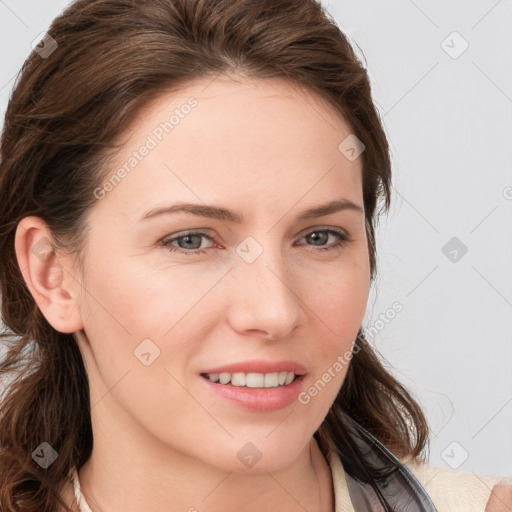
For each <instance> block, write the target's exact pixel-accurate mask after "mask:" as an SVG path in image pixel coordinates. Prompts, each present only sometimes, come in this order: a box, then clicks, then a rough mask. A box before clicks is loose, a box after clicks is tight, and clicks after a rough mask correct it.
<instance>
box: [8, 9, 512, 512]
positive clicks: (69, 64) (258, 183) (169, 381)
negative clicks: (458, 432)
mask: <svg viewBox="0 0 512 512" xmlns="http://www.w3.org/2000/svg"><path fill="white" fill-rule="evenodd" d="M1 150H2V163H1V172H0V189H1V196H0V224H1V225H2V231H1V233H2V236H1V237H0V251H1V262H2V264H1V267H0V272H1V273H0V282H1V285H2V308H3V321H4V323H5V324H6V326H7V327H8V332H6V333H5V334H4V342H5V343H6V344H7V346H8V348H9V350H8V353H7V356H6V358H5V360H4V361H3V363H2V366H1V367H0V369H1V372H2V374H3V375H4V376H5V378H7V377H8V376H11V377H10V378H12V382H10V383H9V384H10V385H9V388H8V392H7V393H6V395H5V397H4V400H3V402H2V416H1V418H0V445H1V446H2V451H1V454H0V468H1V469H0V473H1V481H2V488H1V490H0V509H1V510H2V511H4V510H13V511H24V512H28V511H35V510H37V511H44V512H46V511H48V512H54V511H55V510H59V511H60V510H62V511H64V510H65V511H67V512H69V511H70V510H74V511H77V510H78V511H88V510H92V511H94V512H96V511H100V510H101V511H103V512H115V511H120V510H123V511H124V512H130V511H135V510H137V511H140V510H152V511H160V510H162V511H163V510H165V511H169V510H173V511H174V510H188V511H196V510H197V511H202V510H209V511H217V510H219V511H220V510H223V511H226V510H280V511H285V512H288V511H292V510H293V511H295V510H311V511H313V510H315V511H321V512H327V511H330V512H332V511H334V510H337V511H338V510H357V511H363V510H379V511H380V510H411V511H416V510H417V511H433V510H436V509H437V510H439V511H443V510H450V511H452V510H456V509H457V507H461V508H460V510H466V511H468V510H475V511H477V510H479V511H480V510H493V511H498V510H508V509H505V508H503V507H507V506H510V503H511V502H512V499H511V497H510V493H508V494H507V492H508V491H507V490H506V488H505V487H504V486H503V485H502V486H497V485H496V484H498V483H499V479H496V478H490V477H486V476H483V475H480V476H478V478H475V477H474V475H472V474H463V473H460V472H456V471H451V470H450V471H448V470H445V469H441V468H435V467H433V466H429V465H428V464H427V463H426V461H425V459H424V457H425V451H426V448H427V442H428V426H427V422H426V419H425V417H424V415H423V413H422V411H421V408H420V407H419V405H418V404H417V402H416V401H415V399H414V398H413V397H412V396H411V394H410V393H409V392H408V391H407V390H406V389H405V388H404V387H403V386H402V385H401V384H400V383H399V382H398V381H397V380H396V379H395V378H394V377H393V376H392V375H391V374H390V373H389V372H388V371H387V370H386V369H385V368H384V367H383V365H382V364H381V362H380V361H379V359H378V357H377V356H376V355H375V354H374V353H373V351H372V349H371V347H370V345H369V344H368V343H367V342H366V340H365V338H364V335H363V332H362V329H361V323H362V320H363V317H364V312H365V308H366V301H367V298H368V293H369V287H370V285H371V282H372V281H373V279H374V277H375V275H376V253H375V238H374V225H375V222H376V221H377V215H378V213H379V212H378V209H377V206H378V202H379V200H380V199H383V200H384V207H385V209H387V208H389V202H390V186H391V169H390V159H389V154H388V145H387V141H386V138H385V134H384V131H383V129H382V126H381V123H380V120H379V117H378V115H377V112H376V110H375V108H374V106H373V103H372V98H371V91H370V86H369V82H368V77H367V74H366V71H365V70H364V68H363V67H362V66H361V64H360V63H359V62H358V60H357V58H356V56H355V54H354V52H353V51H352V48H351V47H350V45H349V43H348V42H347V40H346V39H345V37H344V36H343V34H342V33H341V32H340V30H339V28H338V27H337V26H336V25H335V23H334V22H333V21H332V20H331V19H329V17H328V16H326V14H325V13H324V12H323V10H322V8H321V7H320V5H319V4H318V3H317V2H315V1H314V0H294V1H291V0H290V1H280V2H275V1H274V2H271V1H261V0H258V1H255V0H243V1H233V0H153V1H151V2H133V1H131V0H103V1H94V0H93V1H91V0H79V1H77V2H75V3H73V4H72V5H70V6H69V7H68V8H67V9H66V10H65V11H64V12H63V14H62V15H61V16H59V17H58V18H57V19H56V20H55V21H54V22H53V23H52V25H51V27H50V29H49V36H47V37H46V38H45V40H44V44H43V45H41V46H39V47H38V48H36V50H35V51H34V53H33V54H32V55H31V56H30V57H29V58H28V60H27V61H26V63H25V65H24V67H23V70H22V74H21V77H20V78H19V80H18V82H17V84H16V87H15V90H14V92H13V94H12V98H11V100H10V102H9V105H8V109H7V112H6V116H5V130H4V134H3V138H2V148H1ZM189 244H191V245H189ZM315 246H317V247H315ZM415 475H416V477H417V478H416V477H415ZM454 481H457V482H458V483H457V486H458V487H457V488H451V487H450V482H454ZM493 486H496V487H495V491H494V492H493V495H492V496H491V489H492V488H493ZM469 495H471V496H472V498H471V499H469V500H468V496H469ZM465 500H466V501H465ZM500 507H501V508H500Z"/></svg>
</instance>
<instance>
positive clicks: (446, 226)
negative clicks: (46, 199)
mask: <svg viewBox="0 0 512 512" xmlns="http://www.w3.org/2000/svg"><path fill="white" fill-rule="evenodd" d="M68 3H69V2H68V1H64V0H32V1H29V0H0V62H1V67H0V111H1V113H2V116H3V113H4V112H5V107H6V105H7V100H8V97H9V93H10V90H11V88H12V86H13V83H14V78H15V76H16V74H17V72H18V70H19V68H20V66H21V64H22V62H23V60H24V59H25V58H26V57H27V55H28V53H29V52H30V49H31V48H30V44H31V42H32V41H33V40H34V39H35V38H37V37H38V36H39V34H40V33H41V32H44V31H45V30H46V28H47V27H48V26H49V23H50V22H51V20H52V19H53V18H54V17H55V16H56V15H57V14H58V13H59V12H60V11H61V9H62V8H63V7H65V6H66V5H67V4H68ZM323 4H324V5H325V6H326V7H327V8H328V10H329V12H331V13H332V15H333V17H334V18H335V19H336V21H337V23H338V24H339V26H340V27H341V29H342V30H343V31H344V32H345V33H346V34H347V35H348V36H349V37H350V38H351V40H352V41H353V42H354V43H356V44H357V45H358V46H359V47H360V50H359V49H358V48H357V47H356V50H357V51H358V53H359V54H360V55H361V51H362V53H363V54H364V57H363V56H362V57H361V58H362V59H364V60H363V62H365V63H366V64H365V65H366V67H367V68H368V71H369V74H370V77H371V81H372V86H373V93H374V99H375V102H376V104H377V107H378V109H379V111H380V113H381V115H382V116H383V120H384V124H385V128H386V132H387V134H388V137H389V141H390V145H391V150H392V157H393V173H394V177H393V181H394V184H393V202H392V208H391V211H390V214H389V215H388V217H383V218H382V219H381V222H380V226H379V228H378V230H377V237H378V250H379V262H378V264H379V276H378V279H377V283H376V286H375V287H374V288H373V289H372V294H371V297H370V300H369V303H368V310H367V315H366V317H365V323H364V326H365V327H366V328H367V329H368V333H369V336H368V337H369V339H370V340H371V342H372V343H373V345H374V346H375V347H376V348H377V349H378V350H379V351H380V353H381V354H382V355H383V356H384V357H385V358H386V359H387V361H389V363H390V364H391V365H392V366H393V368H394V373H395V374H396V375H397V376H398V377H399V378H400V379H401V380H402V382H403V383H404V384H405V385H406V386H407V387H408V388H409V389H411V390H412V391H413V392H414V393H415V394H416V396H417V398H418V399H419V400H420V403H421V404H422V405H423V406H424V408H425V410H426V412H427V415H428V418H429V421H430V424H431V427H432V437H431V450H430V461H431V462H432V463H434V464H438V465H441V466H447V467H453V468H458V469H460V470H464V471H474V472H476V473H485V474H490V475H512V371H511V367H512V343H511V340H512V314H511V313H512V276H511V269H512V175H511V172H510V170H511V164H512V26H511V20H512V1H510V0H500V1H496V0H481V1H468V0H460V1H453V0H452V1H446V0H444V1H442V0H439V1H432V0H429V1H426V0H423V1H420V0H416V1H413V0H392V1H391V0H373V1H369V0H364V1H363V0H330V1H328V0H325V1H324V2H323ZM453 32H457V33H458V34H459V35H457V34H453ZM465 42H466V43H465ZM465 44H467V45H468V48H467V49H466V50H465V51H464V52H462V53H461V50H462V49H463V48H464V46H465ZM459 53H460V55H459ZM450 54H451V55H450ZM453 237H456V239H455V240H452V242H451V243H452V244H454V245H448V246H447V247H446V248H445V249H444V251H443V248H444V247H445V244H447V243H449V241H450V240H451V239H452V238H453ZM464 246H465V247H466V248H467V253H465V254H463V250H461V249H463V247H464ZM445 253H446V255H445ZM396 302H398V303H399V304H400V305H401V306H402V307H403V310H402V311H400V312H398V313H396V312H395V310H394V309H393V308H392V304H393V303H396Z"/></svg>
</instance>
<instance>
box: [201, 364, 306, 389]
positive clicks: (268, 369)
mask: <svg viewBox="0 0 512 512" xmlns="http://www.w3.org/2000/svg"><path fill="white" fill-rule="evenodd" d="M237 372H241V373H276V372H293V373H295V374H296V375H305V374H306V368H305V367H304V366H303V365H301V364H300V363H296V362H295V361H265V360H261V359H260V360H253V361H245V362H240V363H232V364H228V365H225V366H217V367H215V368H209V369H207V370H203V371H202V372H201V373H209V374H211V373H237ZM221 385H222V384H221ZM290 385H291V384H290ZM254 389H256V388H254Z"/></svg>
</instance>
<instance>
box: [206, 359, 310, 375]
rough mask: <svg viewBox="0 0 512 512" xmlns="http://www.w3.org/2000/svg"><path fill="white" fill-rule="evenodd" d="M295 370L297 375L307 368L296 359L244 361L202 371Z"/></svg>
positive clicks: (249, 371)
mask: <svg viewBox="0 0 512 512" xmlns="http://www.w3.org/2000/svg"><path fill="white" fill-rule="evenodd" d="M277 372H293V373H295V375H304V374H305V373H306V368H305V367H304V366H303V365H301V364H300V363H296V362H295V361H264V360H257V361H256V360H255V361H244V362H240V363H232V364H227V365H224V366H217V367H215V368H209V369H207V370H204V371H202V372H201V373H208V374H212V373H277Z"/></svg>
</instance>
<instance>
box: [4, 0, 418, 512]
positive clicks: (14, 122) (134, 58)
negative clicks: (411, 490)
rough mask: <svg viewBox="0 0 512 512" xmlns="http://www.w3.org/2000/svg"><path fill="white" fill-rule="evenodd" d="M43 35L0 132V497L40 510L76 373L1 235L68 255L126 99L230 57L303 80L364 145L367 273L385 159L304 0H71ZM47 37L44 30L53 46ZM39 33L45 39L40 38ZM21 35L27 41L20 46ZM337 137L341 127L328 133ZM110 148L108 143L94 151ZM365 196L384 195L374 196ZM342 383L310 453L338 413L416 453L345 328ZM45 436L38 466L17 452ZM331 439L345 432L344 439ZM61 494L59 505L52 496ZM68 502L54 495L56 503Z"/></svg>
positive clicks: (367, 100)
mask: <svg viewBox="0 0 512 512" xmlns="http://www.w3.org/2000/svg"><path fill="white" fill-rule="evenodd" d="M48 33H49V35H50V36H51V37H52V38H53V40H55V42H56V44H57V46H56V47H54V51H53V53H51V54H50V55H44V54H43V53H42V52H41V51H39V52H38V51H33V52H32V53H31V54H30V56H29V57H28V58H27V60H26V61H25V63H24V65H23V68H22V70H21V73H20V75H19V77H18V79H17V81H16V84H15V87H14V90H13V92H12V96H11V98H10V101H9V104H8V107H7V111H6V115H5V125H4V130H3V134H2V140H1V163H0V226H1V231H0V233H1V234H0V261H1V264H0V282H1V293H2V316H3V322H4V324H5V325H6V329H5V330H4V332H3V333H2V338H0V339H2V340H3V341H4V343H5V347H6V348H8V350H7V351H6V355H5V357H4V359H3V360H2V362H1V364H0V377H2V378H3V380H4V382H5V383H6V384H7V382H6V378H7V376H8V375H9V374H13V379H12V381H11V382H10V383H9V386H8V388H6V391H5V396H4V397H3V401H2V409H1V418H0V481H1V482H2V485H1V488H0V509H1V510H2V511H8V510H9V511H10V510H12V511H21V510H23V511H24V512H32V511H37V512H54V511H55V510H56V509H57V506H58V504H60V505H62V506H64V505H65V504H64V503H63V502H62V500H61V498H60V496H59V493H60V491H61V488H62V485H63V484H64V481H65V478H66V477H67V475H68V474H69V471H70V469H71V468H72V467H73V466H75V467H76V468H77V469H79V468H80V467H81V466H82V465H83V464H84V463H85V462H86V461H87V459H88V458H89V457H90V455H91V451H92V445H93V436H92V427H91V418H90V402H89V384H88V378H87V374H86V370H85V366H84V363H83V360H82V356H81V353H80V350H79V346H78V344H77V342H76V339H75V337H74V335H73V334H64V333H60V332H57V331H56V330H54V329H53V328H52V327H51V326H50V325H49V323H48V322H47V321H46V319H45V318H44V316H43V315H42V314H41V312H40V310H39V309H38V307H37V305H36V303H35V301H34V299H33V297H32V295H31V294H30V292H29V291H28V289H27V287H26V285H25V282H24V280H23V277H22V274H21V272H20V268H19V267H18V264H17V260H16V256H15V251H14V236H15V231H16V227H17V224H18V223H19V222H20V220H21V219H22V218H23V217H25V216H29V215H34V216H38V217H40V218H42V219H43V220H44V221H45V222H46V223H47V225H48V227H49V229H50V231H51V233H52V236H53V243H54V247H55V248H56V249H58V250H68V251H71V252H73V253H75V254H77V255H78V256H80V255H81V254H82V250H83V248H84V247H85V241H86V235H87V229H86V228H87V223H86V212H87V211H88V210H89V209H90V208H91V207H92V206H93V205H94V203H95V201H96V198H95V196H94V194H93V191H94V189H95V187H97V186H98V184H99V183H101V182H102V181H103V179H102V178H103V177H104V176H105V175H106V173H105V166H104V164H105V162H106V158H107V157H108V155H109V151H110V152H111V150H112V149H113V148H115V147H116V142H115V141H116V140H117V137H119V136H120V135H121V134H122V133H123V129H124V128H125V127H126V126H128V124H129V122H130V120H132V119H133V118H134V116H135V115H136V114H137V112H139V111H140V109H141V107H143V106H144V105H146V104H147V102H149V101H150V100H151V99H153V98H156V97H157V96H158V95H159V94H161V93H164V92H169V91H172V90H178V89H179V88H180V87H181V86H183V85H184V84H187V83H188V82H190V81H191V80H194V79H201V78H204V77H206V76H210V75H211V76H212V77H213V76H214V75H216V74H219V73H230V72H231V71H234V70H236V71H237V72H239V73H243V74H245V75H246V76H248V77H256V78H267V77H280V78H283V79H286V80H288V81H290V82H292V83H294V84H296V85H299V86H303V87H305V88H307V89H308V90H311V91H314V92H316V93H317V95H319V96H320V97H321V98H323V99H324V100H326V101H327V102H328V103H329V104H330V105H331V106H332V107H333V108H334V109H336V110H337V112H339V114H340V115H342V116H343V117H344V118H345V120H346V122H347V123H348V125H349V126H350V128H351V131H352V133H354V134H355V135H356V136H357V137H358V138H359V139H360V140H361V141H362V142H363V143H364V145H365V150H364V152H363V153H362V155H361V158H362V161H363V199H364V207H365V214H366V231H367V237H368V247H369V254H370V268H371V278H372V281H373V279H374V277H375V274H376V254H375V252H376V246H375V232H374V224H375V223H376V222H377V220H378V215H379V214H380V213H382V211H383V210H384V211H387V210H389V205H390V187H391V163H390V156H389V148H388V143H387V140H386V136H385V133H384V130H383V127H382V125H381V121H380V118H379V115H378V113H377V112H376V110H375V107H374V105H373V102H372V97H371V89H370V83H369V79H368V76H367V73H366V70H365V69H364V67H363V65H362V64H361V63H360V61H359V60H358V58H357V57H356V55H355V53H354V51H353V49H352V47H351V46H350V44H349V42H348V41H347V39H346V38H345V36H344V34H343V33H342V32H341V31H340V29H339V27H338V26H337V24H336V23H335V21H334V20H333V19H332V17H331V16H330V15H329V14H328V13H327V12H325V10H324V9H323V8H322V6H321V4H320V3H319V2H317V1H316V0H273V1H272V0H152V1H151V2H134V1H133V0H78V1H76V2H74V3H73V4H71V5H70V6H68V7H67V8H66V9H65V10H64V11H63V13H62V14H61V15H59V16H58V17H57V18H56V19H55V20H54V21H53V22H52V24H51V26H50V28H49V30H48ZM54 46H55V45H54ZM47 48H49V47H47ZM36 50H37V49H36ZM340 142H341V141H340ZM110 154H111V153H110ZM380 199H383V200H384V207H383V208H382V207H381V208H380V210H378V209H377V206H378V202H379V200H380ZM356 347H358V350H357V351H356V350H354V355H353V357H352V360H351V364H350V366H349V369H348V373H347V375H346V378H345V381H344V384H343V386H342V389H341V391H340V393H339V394H338V396H337V397H336V400H335V402H334V404H333V406H332V408H331V410H330V411H329V414H328V415H327V417H326V418H325V420H324V422H323V423H322V425H321V427H320V428H319V430H318V431H317V433H316V434H315V436H316V437H317V439H318V440H319V443H320V446H321V448H322V450H323V451H324V454H325V453H326V451H327V450H328V449H331V448H332V447H334V448H335V449H337V450H338V452H342V451H343V450H344V449H345V448H344V447H345V446H348V445H346V443H347V442H348V441H346V440H345V441H343V442H340V439H342V438H343V439H344V431H345V428H344V425H343V420H342V417H341V416H340V415H339V414H338V413H337V412H339V411H344V412H346V413H347V414H348V415H349V416H350V417H352V418H354V419H355V420H356V421H358V422H359V423H360V424H361V425H363V426H364V427H365V428H366V429H367V430H368V431H369V432H370V433H372V434H373V435H374V436H375V437H376V438H377V439H379V440H380V441H381V442H382V443H384V444H385V445H386V446H387V447H388V448H389V449H390V450H392V451H393V452H394V453H395V454H396V455H397V456H399V457H401V458H403V457H406V456H414V457H419V456H421V454H422V452H423V450H424V449H425V448H426V447H427V443H428V426H427V422H426V419H425V416H424V415H423V413H422V411H421V408H420V407H419V405H418V404H417V402H416V401H415V400H414V398H413V397H412V396H411V394H410V393H409V392H408V391H407V390H406V389H405V388H404V387H403V386H402V385H401V384H400V383H399V382H398V381H397V380H396V379H395V378H394V377H393V376H392V375H391V373H390V372H389V371H388V370H387V369H386V368H385V366H384V364H383V362H382V358H381V356H377V355H376V353H375V352H374V351H373V350H372V348H371V346H370V345H369V344H368V343H367V341H366V340H365V337H364V335H363V332H362V330H360V331H359V336H358V339H357V343H356ZM42 442H47V443H48V444H49V445H51V446H52V447H53V449H54V450H56V452H57V453H58V457H57V458H56V460H55V461H54V462H53V463H52V464H51V465H50V466H49V467H47V468H46V469H43V468H42V467H40V466H39V465H38V464H37V463H36V462H35V459H33V457H32V454H33V452H34V450H35V449H36V448H37V447H38V446H39V445H40V444H41V443H42ZM344 443H345V444H344ZM66 509H67V507H66ZM67 510H68V509H67Z"/></svg>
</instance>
